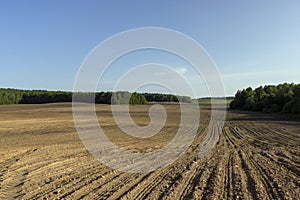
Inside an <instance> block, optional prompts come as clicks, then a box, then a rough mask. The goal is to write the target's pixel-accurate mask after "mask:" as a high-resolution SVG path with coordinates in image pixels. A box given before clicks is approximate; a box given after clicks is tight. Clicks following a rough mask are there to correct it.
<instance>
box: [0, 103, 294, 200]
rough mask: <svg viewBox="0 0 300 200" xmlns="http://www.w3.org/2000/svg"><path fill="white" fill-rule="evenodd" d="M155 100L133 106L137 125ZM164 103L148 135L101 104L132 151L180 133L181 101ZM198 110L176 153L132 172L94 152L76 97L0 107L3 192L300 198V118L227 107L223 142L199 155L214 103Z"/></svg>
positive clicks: (116, 136) (118, 139)
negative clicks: (157, 125) (131, 132)
mask: <svg viewBox="0 0 300 200" xmlns="http://www.w3.org/2000/svg"><path fill="white" fill-rule="evenodd" d="M150 106H151V105H136V106H131V109H130V111H131V115H132V117H133V119H134V120H135V122H136V123H137V124H140V125H142V126H143V125H147V124H148V123H149V122H150V119H149V116H148V110H149V108H150ZM163 106H164V107H165V108H166V110H167V114H168V119H167V123H166V125H165V127H164V128H163V130H162V131H161V132H160V133H159V134H157V135H155V136H153V137H151V138H147V139H137V138H134V137H131V136H128V135H126V134H124V133H122V131H120V130H119V128H118V127H117V126H116V124H115V122H114V120H113V118H112V114H111V107H110V106H109V105H97V106H96V110H97V114H98V116H99V122H100V124H101V126H102V127H103V129H104V130H105V133H106V135H107V136H108V138H110V139H111V141H113V142H114V143H115V144H117V145H118V146H120V147H122V148H124V149H126V150H128V151H131V152H151V151H153V150H155V149H159V148H161V147H163V146H164V145H166V144H167V143H168V142H169V141H170V140H171V139H172V137H174V134H175V133H176V131H177V129H178V124H179V122H180V113H179V106H178V105H176V104H173V105H172V104H171V105H163ZM200 111H201V122H200V124H199V129H198V134H197V137H196V138H195V140H194V142H193V144H192V145H191V146H190V148H189V149H188V150H187V151H186V152H185V153H184V154H183V155H181V156H180V158H179V159H178V160H176V161H175V162H174V163H172V164H170V165H169V166H167V167H166V168H163V169H160V170H157V171H154V172H151V173H148V174H132V173H125V172H120V171H118V170H114V169H111V168H109V167H107V166H105V165H104V164H101V163H100V162H99V161H97V160H96V159H95V158H94V157H93V156H92V155H91V154H89V152H88V151H87V150H86V149H85V147H84V146H83V144H82V143H81V140H80V139H79V136H78V134H77V132H76V129H75V127H74V122H73V116H72V109H71V104H70V103H56V104H43V105H4V106H0V199H16V198H17V199H295V200H298V199H300V122H299V121H297V120H295V119H291V118H287V117H284V116H279V115H271V114H261V113H247V112H241V111H230V110H229V111H228V113H227V120H226V122H225V126H224V128H223V131H222V134H221V136H220V139H219V142H218V143H217V145H216V146H215V147H214V148H213V149H212V151H211V152H210V153H209V155H208V156H206V157H205V158H203V159H200V158H199V157H198V153H199V149H200V146H201V144H202V141H203V138H204V136H205V134H206V131H207V128H208V123H209V120H210V107H209V105H202V106H201V108H200ZM162 159H163V158H162Z"/></svg>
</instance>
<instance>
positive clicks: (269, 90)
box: [230, 83, 300, 115]
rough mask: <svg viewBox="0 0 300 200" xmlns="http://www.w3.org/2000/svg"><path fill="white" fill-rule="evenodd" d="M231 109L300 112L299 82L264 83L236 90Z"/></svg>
mask: <svg viewBox="0 0 300 200" xmlns="http://www.w3.org/2000/svg"><path fill="white" fill-rule="evenodd" d="M230 108H232V109H242V110H249V111H262V112H273V113H276V112H278V113H292V114H298V115H299V114H300V84H294V83H284V84H279V85H266V86H264V87H263V86H260V87H258V88H255V89H252V88H251V87H248V88H246V89H243V90H239V91H237V93H236V94H235V97H234V99H233V101H232V102H231V103H230Z"/></svg>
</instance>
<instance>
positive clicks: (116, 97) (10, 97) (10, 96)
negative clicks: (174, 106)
mask: <svg viewBox="0 0 300 200" xmlns="http://www.w3.org/2000/svg"><path fill="white" fill-rule="evenodd" d="M74 94H75V95H74V96H73V93H72V92H66V91H47V90H19V89H10V88H8V89H0V104H41V103H54V102H72V100H73V101H81V102H95V103H101V104H128V103H129V104H147V103H148V102H179V101H181V102H185V103H190V102H191V101H192V100H191V98H190V97H187V96H176V95H171V94H160V93H136V92H134V93H130V92H127V91H120V92H96V93H91V92H77V93H74Z"/></svg>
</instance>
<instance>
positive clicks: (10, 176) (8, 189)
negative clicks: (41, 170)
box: [0, 149, 37, 199]
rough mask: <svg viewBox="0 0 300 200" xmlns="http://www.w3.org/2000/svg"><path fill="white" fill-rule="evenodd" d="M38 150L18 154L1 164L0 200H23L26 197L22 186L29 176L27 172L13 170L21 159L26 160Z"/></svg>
mask: <svg viewBox="0 0 300 200" xmlns="http://www.w3.org/2000/svg"><path fill="white" fill-rule="evenodd" d="M36 150H37V149H30V150H27V151H25V152H24V153H21V154H18V155H16V156H14V157H13V158H10V159H8V160H6V161H4V162H1V163H0V166H1V168H2V170H1V176H0V179H1V182H0V199H11V198H22V196H23V195H24V193H23V191H22V185H23V184H24V182H25V180H26V176H27V175H28V171H27V170H19V169H18V168H17V169H15V170H11V169H10V168H12V167H13V166H14V165H16V164H17V163H18V162H19V161H20V160H21V159H23V158H25V157H26V156H28V155H29V154H31V153H32V152H35V151H36Z"/></svg>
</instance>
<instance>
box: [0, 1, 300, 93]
mask: <svg viewBox="0 0 300 200" xmlns="http://www.w3.org/2000/svg"><path fill="white" fill-rule="evenodd" d="M299 9H300V1H298V0H288V1H284V0H263V1H261V0H254V1H239V0H229V1H215V0H207V1H201V0H199V1H193V0H191V1H175V0H174V1H171V0H170V1H166V0H160V1H159V0H153V1H138V0H127V1H121V0H120V1H114V0H113V1H92V0H89V1H83V0H82V1H79V0H70V1H66V0H62V1H59V0H51V1H50V0H49V1H39V0H35V1H33V0H28V1H20V0H19V1H15V0H7V1H5V0H3V1H1V6H0V69H1V71H0V72H1V73H0V87H1V88H7V87H9V88H21V89H47V90H72V89H73V84H74V81H75V79H76V75H77V73H78V70H79V69H80V66H81V64H82V63H83V62H84V60H85V59H86V58H87V56H88V55H89V53H90V52H91V51H92V50H93V49H94V48H95V47H96V46H97V45H99V44H100V43H101V42H103V41H104V40H106V39H107V38H109V37H111V36H113V35H115V34H118V33H120V32H123V31H126V30H130V29H134V28H142V27H161V28H168V29H172V30H176V31H179V32H181V33H183V34H185V35H187V36H189V37H191V38H193V39H194V40H195V41H196V42H198V43H199V44H200V45H202V47H203V48H204V49H205V50H206V52H207V53H208V55H209V56H210V57H211V59H212V60H213V62H214V63H215V65H216V66H217V69H218V71H219V72H220V75H221V78H222V80H223V83H224V88H225V94H226V95H227V96H231V95H234V94H235V92H236V91H237V90H238V89H242V88H246V87H249V86H251V87H258V86H260V85H266V84H279V83H284V82H294V83H300V76H299V75H300V56H299V55H300V12H299ZM134 54H135V55H134ZM176 60H177V61H176ZM153 61H155V62H159V63H166V64H168V65H170V66H171V67H173V68H174V70H175V71H177V72H178V73H180V74H181V75H182V76H185V77H186V78H187V79H188V80H190V82H191V85H192V87H194V88H195V90H197V94H196V96H199V97H201V96H207V95H209V93H208V91H207V90H206V89H205V88H206V86H205V83H204V81H203V80H201V77H200V78H199V77H197V76H195V73H194V72H193V71H192V69H191V68H192V66H189V64H187V63H186V62H185V61H184V60H182V59H180V58H175V57H174V55H172V54H170V53H166V52H159V51H154V50H145V51H141V52H136V53H133V54H132V55H128V57H127V58H125V56H124V58H123V57H122V58H120V59H119V60H117V62H115V63H113V64H112V66H111V67H110V68H109V70H108V71H107V74H106V75H104V76H103V80H102V81H100V82H99V86H98V89H99V90H111V89H113V83H115V82H116V81H117V80H118V77H120V76H122V74H124V73H125V72H126V71H128V70H130V69H131V68H133V67H134V66H135V65H136V64H143V63H149V62H153ZM178 87H180V85H178ZM124 89H126V87H125V88H124ZM160 90H161V88H160V89H159V88H156V87H151V86H147V87H144V88H143V89H142V91H150V92H155V91H158V92H160ZM182 95H186V94H185V93H184V91H182Z"/></svg>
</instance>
